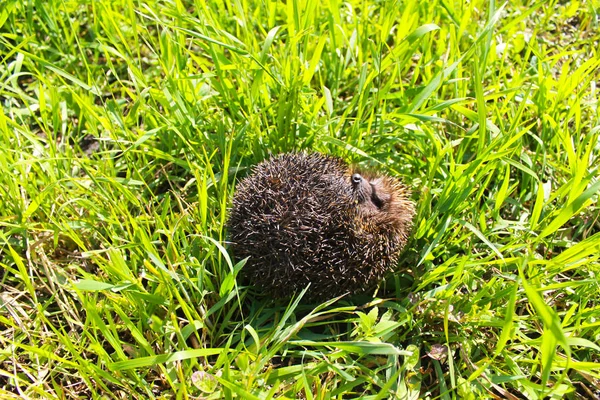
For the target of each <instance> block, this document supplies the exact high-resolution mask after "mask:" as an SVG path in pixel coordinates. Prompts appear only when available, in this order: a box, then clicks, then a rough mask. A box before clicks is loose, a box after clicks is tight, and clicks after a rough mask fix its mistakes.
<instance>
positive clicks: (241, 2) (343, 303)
mask: <svg viewBox="0 0 600 400" xmlns="http://www.w3.org/2000/svg"><path fill="white" fill-rule="evenodd" d="M563 3H564V4H563ZM599 14H600V3H599V2H598V1H597V0H590V1H582V2H576V1H572V2H558V1H549V2H538V3H532V2H525V1H522V0H517V1H511V2H509V3H507V4H506V5H502V4H501V3H496V2H495V1H493V0H490V1H482V0H474V1H470V2H467V1H465V2H459V1H447V0H431V1H419V0H405V1H387V0H362V1H354V0H350V1H346V2H341V1H339V0H330V1H314V0H288V1H287V2H283V3H279V2H275V1H271V0H264V1H257V2H253V1H250V0H234V1H233V2H221V1H213V0H208V1H204V0H196V1H191V0H190V1H182V0H173V1H170V0H156V1H154V0H139V1H138V0H114V1H98V0H91V1H74V0H48V1H41V0H35V1H34V0H26V1H22V0H2V1H1V2H0V101H1V103H2V105H1V107H0V171H1V172H2V173H1V174H0V266H1V267H2V269H1V270H0V280H1V285H2V286H1V298H0V300H1V302H0V329H1V332H2V333H1V334H0V349H1V350H0V390H1V392H0V397H2V398H44V399H46V398H48V399H63V398H78V397H79V398H94V399H100V398H102V399H122V398H137V399H147V398H177V399H186V398H210V399H221V398H223V399H232V398H243V399H270V398H289V399H296V398H304V399H342V398H343V399H348V398H364V399H385V398H394V397H396V398H402V399H409V398H410V399H416V398H419V397H421V398H432V399H452V398H460V397H464V398H467V399H476V398H492V397H493V396H498V397H500V398H509V399H519V398H530V399H535V398H563V397H564V398H571V399H578V398H582V399H583V398H593V397H594V396H596V397H597V396H598V395H599V393H600V347H598V344H597V343H598V342H600V296H599V293H600V260H599V258H600V204H599V192H600V170H599V169H600V113H599V109H598V105H599V104H598V101H599V98H600V88H599V87H598V86H599V83H600V54H599V50H598V49H599V47H598V43H600V16H599ZM300 149H305V150H316V151H321V152H325V153H330V154H335V155H338V156H341V157H343V158H345V159H346V160H348V161H349V162H354V163H358V164H360V165H362V166H371V167H376V168H378V169H380V170H382V171H385V172H386V173H389V174H392V175H396V176H399V177H401V178H402V179H403V180H404V182H406V184H407V185H408V186H410V187H411V188H412V189H413V192H414V195H413V198H414V199H415V201H416V203H417V205H418V207H417V208H418V215H417V217H416V219H415V229H414V233H413V237H412V240H411V241H410V243H409V245H408V249H407V250H406V251H405V253H404V255H403V257H402V261H401V262H400V264H399V265H398V272H397V273H395V274H392V275H390V276H389V277H388V278H387V279H386V281H385V282H383V283H382V284H381V286H380V287H379V288H378V289H377V291H376V292H370V293H368V294H367V295H365V296H362V297H359V298H355V299H346V298H342V299H337V300H334V301H331V302H328V303H325V304H320V305H317V304H307V303H306V302H303V300H302V298H301V296H300V295H299V296H296V297H295V298H294V299H293V300H292V301H290V302H289V303H281V302H272V301H270V300H269V299H265V298H264V297H261V296H260V295H259V294H257V293H256V292H255V291H254V290H253V288H249V287H243V286H241V285H240V284H239V283H236V281H235V277H236V274H237V272H238V270H239V265H237V264H236V262H237V261H236V260H232V259H231V258H230V256H229V255H228V254H227V243H226V240H227V233H226V230H225V222H226V220H227V210H228V207H229V205H230V202H231V197H232V194H233V192H234V187H235V183H236V182H237V181H238V180H239V179H240V178H241V177H242V176H244V175H245V174H247V172H248V168H249V167H250V166H252V165H254V164H256V163H257V162H259V161H261V160H263V159H264V158H266V157H268V156H269V155H270V154H275V153H279V152H284V151H292V150H300Z"/></svg>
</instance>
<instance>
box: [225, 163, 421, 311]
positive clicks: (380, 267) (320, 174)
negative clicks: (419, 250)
mask: <svg viewBox="0 0 600 400" xmlns="http://www.w3.org/2000/svg"><path fill="white" fill-rule="evenodd" d="M408 196H409V193H408V190H407V189H406V188H405V187H404V186H403V185H402V184H401V183H400V181H399V180H397V179H395V178H392V177H389V176H385V175H381V174H373V173H361V172H359V171H356V170H354V169H352V168H351V167H350V166H348V165H347V164H346V163H344V162H343V161H342V160H340V159H338V158H335V157H331V156H324V155H322V154H319V153H312V154H306V153H287V154H282V155H279V156H277V157H274V158H272V159H270V160H267V161H264V162H262V163H261V164H259V165H257V166H256V167H254V170H253V171H252V173H251V174H250V175H249V176H248V177H246V178H244V179H243V180H242V181H241V182H240V183H239V184H238V186H237V188H236V193H235V195H234V198H233V207H232V209H231V213H230V217H229V220H228V230H229V235H230V241H231V245H232V247H233V252H234V255H235V256H236V257H237V258H238V259H244V258H246V257H248V261H247V263H246V265H245V266H244V267H243V268H242V275H243V276H244V277H245V278H247V280H248V281H249V282H250V283H251V284H253V285H254V286H256V287H257V288H259V289H260V290H261V291H263V293H265V294H267V295H270V296H273V297H278V298H282V297H283V298H285V297H290V296H291V295H292V294H293V293H294V292H298V291H300V290H302V289H304V288H305V287H306V286H307V285H308V284H309V283H310V288H309V290H308V293H307V295H308V297H309V298H311V299H327V298H333V297H336V296H338V295H342V294H345V293H350V294H355V293H360V292H363V291H365V290H367V289H369V288H370V287H372V286H373V285H374V284H375V283H377V282H378V281H379V280H380V279H381V278H382V277H383V275H384V274H385V273H386V272H388V271H390V270H392V269H393V267H394V266H395V265H396V263H397V261H398V257H399V254H400V251H401V250H402V248H403V247H404V245H405V244H406V242H407V239H408V234H409V232H410V229H411V225H412V219H413V216H414V213H415V210H414V206H413V203H412V202H411V201H410V200H409V197H408Z"/></svg>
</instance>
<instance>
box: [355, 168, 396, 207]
mask: <svg viewBox="0 0 600 400" xmlns="http://www.w3.org/2000/svg"><path fill="white" fill-rule="evenodd" d="M350 181H351V183H352V190H353V192H354V196H355V198H356V201H357V202H358V204H359V205H360V207H361V209H362V210H363V211H366V212H367V213H369V214H371V213H377V212H381V211H386V210H387V209H388V208H389V203H390V201H391V194H390V193H389V191H388V189H387V187H386V186H385V185H384V184H383V181H382V179H381V178H375V179H368V178H366V177H363V176H362V175H360V174H352V177H351V178H350Z"/></svg>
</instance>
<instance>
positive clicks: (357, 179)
mask: <svg viewBox="0 0 600 400" xmlns="http://www.w3.org/2000/svg"><path fill="white" fill-rule="evenodd" d="M362 180H363V177H362V176H360V174H354V175H352V184H353V185H358V184H360V183H361V182H362Z"/></svg>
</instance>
